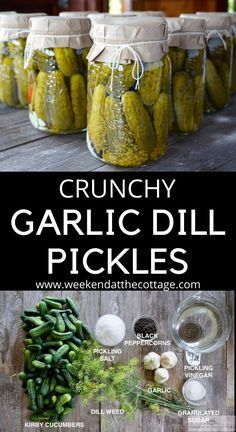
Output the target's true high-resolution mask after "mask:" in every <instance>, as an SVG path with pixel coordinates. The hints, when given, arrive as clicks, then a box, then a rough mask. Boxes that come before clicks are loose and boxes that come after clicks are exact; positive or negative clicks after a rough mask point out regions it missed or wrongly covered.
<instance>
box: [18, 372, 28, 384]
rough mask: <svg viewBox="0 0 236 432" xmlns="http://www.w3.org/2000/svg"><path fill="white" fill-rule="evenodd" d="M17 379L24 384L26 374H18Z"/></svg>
mask: <svg viewBox="0 0 236 432" xmlns="http://www.w3.org/2000/svg"><path fill="white" fill-rule="evenodd" d="M18 378H19V379H20V380H21V381H22V382H23V383H26V381H27V374H26V373H25V372H23V371H22V372H19V373H18Z"/></svg>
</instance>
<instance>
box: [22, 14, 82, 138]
mask: <svg viewBox="0 0 236 432" xmlns="http://www.w3.org/2000/svg"><path fill="white" fill-rule="evenodd" d="M81 20H82V22H83V25H81V26H80V24H79V25H77V26H76V23H75V21H76V22H77V23H78V22H79V23H80V21H81ZM46 21H47V22H46ZM85 21H86V22H85ZM52 22H56V24H52ZM68 23H69V26H71V30H73V29H74V31H75V29H77V30H79V29H80V30H81V32H82V31H83V32H85V27H86V26H87V28H88V29H89V27H90V21H89V20H87V19H86V18H60V17H47V19H45V20H43V24H42V26H43V28H45V27H46V26H48V28H49V29H50V27H51V26H52V27H54V31H55V33H57V32H58V33H59V32H61V33H63V32H64V33H65V28H64V27H65V26H67V25H68ZM30 25H31V29H34V28H35V26H36V27H37V31H38V26H39V23H38V22H36V21H35V20H32V21H31V24H30ZM73 25H74V27H73ZM44 26H45V27H44ZM67 30H68V28H67ZM65 34H66V33H65ZM70 35H71V33H70ZM34 36H35V35H34V34H33V35H32V39H34ZM40 36H41V35H40ZM40 36H39V38H40ZM68 37H69V36H68ZM70 37H71V36H70ZM84 37H86V38H88V37H89V36H88V35H86V36H84ZM39 38H38V37H37V38H36V44H37V43H38V39H39ZM43 38H44V36H42V40H44V42H45V40H46V41H47V33H46V39H43ZM78 38H79V37H78ZM81 38H83V34H82V33H81V34H80V39H79V41H80V42H81V40H82V39H81ZM32 39H31V41H29V42H32ZM66 40H67V41H68V38H66ZM89 41H90V38H89ZM54 42H55V43H54V45H59V46H53V47H52V46H50V47H47V46H45V48H40V49H39V47H38V48H37V45H35V46H34V48H33V49H32V47H31V46H30V43H29V48H31V51H30V55H29V58H28V64H29V118H30V121H31V123H32V125H33V126H34V127H35V128H36V129H39V130H42V131H46V132H50V133H55V134H64V133H75V132H80V131H84V130H85V129H86V126H87V89H86V85H87V60H86V56H87V54H88V51H89V48H87V47H86V48H79V47H78V48H72V47H70V46H63V44H64V43H62V42H61V38H60V37H58V38H56V36H55V39H54ZM85 42H86V41H85ZM74 43H76V42H74ZM33 44H34V42H33Z"/></svg>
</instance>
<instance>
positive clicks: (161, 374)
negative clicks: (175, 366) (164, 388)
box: [154, 368, 169, 384]
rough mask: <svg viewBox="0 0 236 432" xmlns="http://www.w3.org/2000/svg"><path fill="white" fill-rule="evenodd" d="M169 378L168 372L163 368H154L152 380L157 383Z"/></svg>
mask: <svg viewBox="0 0 236 432" xmlns="http://www.w3.org/2000/svg"><path fill="white" fill-rule="evenodd" d="M168 379H169V372H168V370H167V369H165V368H159V369H156V370H155V373H154V381H156V382H157V383H158V384H163V383H164V382H166V381H167V380H168Z"/></svg>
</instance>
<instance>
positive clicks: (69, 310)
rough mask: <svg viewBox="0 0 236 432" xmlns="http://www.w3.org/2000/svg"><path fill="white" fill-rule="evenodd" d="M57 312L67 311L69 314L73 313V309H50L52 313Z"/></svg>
mask: <svg viewBox="0 0 236 432" xmlns="http://www.w3.org/2000/svg"><path fill="white" fill-rule="evenodd" d="M57 313H66V314H67V315H70V314H71V313H72V310H71V309H62V310H57V309H51V310H50V314H53V315H55V314H57Z"/></svg>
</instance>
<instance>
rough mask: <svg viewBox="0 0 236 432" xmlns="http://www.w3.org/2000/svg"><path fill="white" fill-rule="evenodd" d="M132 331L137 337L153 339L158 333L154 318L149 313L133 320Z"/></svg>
mask: <svg viewBox="0 0 236 432" xmlns="http://www.w3.org/2000/svg"><path fill="white" fill-rule="evenodd" d="M133 332H134V335H135V336H136V338H137V339H142V340H151V339H155V338H156V337H157V334H158V328H157V322H156V319H155V318H154V317H152V316H150V315H141V316H139V317H137V318H136V319H135V320H134V322H133Z"/></svg>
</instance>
